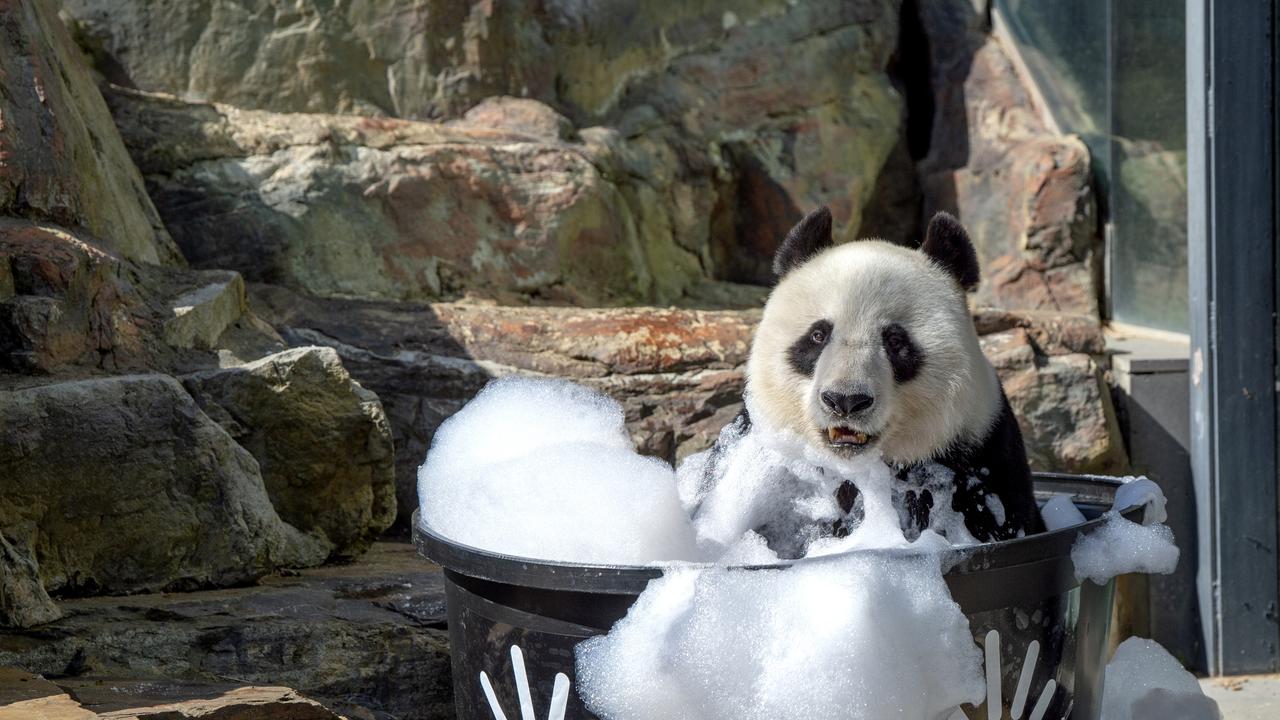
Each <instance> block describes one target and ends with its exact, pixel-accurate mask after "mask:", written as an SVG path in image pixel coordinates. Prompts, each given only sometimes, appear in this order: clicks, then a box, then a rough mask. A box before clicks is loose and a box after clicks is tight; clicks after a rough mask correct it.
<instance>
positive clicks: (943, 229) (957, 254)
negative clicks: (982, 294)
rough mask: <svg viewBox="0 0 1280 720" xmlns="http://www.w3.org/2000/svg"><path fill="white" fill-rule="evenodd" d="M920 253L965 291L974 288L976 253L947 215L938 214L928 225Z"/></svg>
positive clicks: (960, 229)
mask: <svg viewBox="0 0 1280 720" xmlns="http://www.w3.org/2000/svg"><path fill="white" fill-rule="evenodd" d="M920 250H921V252H923V253H924V254H925V255H928V256H929V257H930V258H932V259H933V261H934V262H936V263H938V264H939V265H941V266H942V267H943V268H944V269H945V270H946V271H947V272H949V273H951V276H952V277H954V278H955V279H956V282H958V283H960V287H962V288H964V289H965V290H972V289H974V288H976V287H977V286H978V279H979V274H978V253H977V252H975V251H974V249H973V242H972V241H970V240H969V233H967V232H965V229H964V226H963V225H961V224H960V221H959V220H956V219H955V218H954V217H952V216H951V215H949V214H947V213H944V212H940V213H938V214H937V215H934V216H933V219H932V220H930V221H929V228H928V229H927V230H926V231H925V233H924V243H923V244H922V245H921V246H920Z"/></svg>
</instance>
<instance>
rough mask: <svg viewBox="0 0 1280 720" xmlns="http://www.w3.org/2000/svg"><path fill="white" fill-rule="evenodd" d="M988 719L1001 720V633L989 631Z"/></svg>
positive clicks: (986, 642) (987, 649)
mask: <svg viewBox="0 0 1280 720" xmlns="http://www.w3.org/2000/svg"><path fill="white" fill-rule="evenodd" d="M984 644H985V645H986V652H987V720H1000V711H1001V707H1000V705H1001V701H1000V678H1001V674H1000V633H999V632H997V631H995V630H989V631H987V637H986V641H985V643H984Z"/></svg>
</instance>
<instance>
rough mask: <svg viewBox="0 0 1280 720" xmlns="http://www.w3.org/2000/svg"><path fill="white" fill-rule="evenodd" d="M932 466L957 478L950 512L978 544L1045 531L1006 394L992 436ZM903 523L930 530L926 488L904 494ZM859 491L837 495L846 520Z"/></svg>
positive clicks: (709, 478)
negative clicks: (993, 503) (997, 510)
mask: <svg viewBox="0 0 1280 720" xmlns="http://www.w3.org/2000/svg"><path fill="white" fill-rule="evenodd" d="M733 424H734V425H737V429H738V431H739V432H740V433H746V432H750V430H751V417H750V416H749V415H748V414H747V411H746V408H743V410H742V412H740V413H738V416H737V417H736V418H734V421H733ZM724 450H725V448H722V447H721V446H720V443H719V442H717V443H716V445H715V446H714V447H713V449H712V457H711V462H709V463H708V464H707V471H706V476H705V477H704V478H703V483H704V485H705V486H706V487H708V488H709V487H710V486H711V485H712V484H714V483H715V481H716V479H717V478H718V477H719V472H721V468H719V464H720V463H719V461H720V458H721V456H722V455H723V453H724ZM933 462H934V463H937V464H939V465H943V466H945V467H947V468H949V469H950V470H951V471H952V473H953V474H954V477H955V490H954V492H953V494H952V497H951V507H952V509H953V510H955V511H956V512H959V513H960V514H961V515H963V516H964V524H965V527H966V528H967V529H968V530H969V532H970V533H971V534H972V535H973V536H974V537H975V538H977V539H978V540H979V541H981V542H993V541H999V540H1009V539H1012V538H1015V537H1018V535H1019V534H1020V533H1021V534H1025V535H1032V534H1034V533H1038V532H1044V523H1043V522H1042V521H1041V519H1040V510H1039V508H1038V506H1037V505H1036V501H1035V495H1034V494H1033V492H1032V485H1031V469H1030V467H1029V466H1028V465H1027V452H1026V448H1025V447H1024V446H1023V444H1022V433H1021V431H1020V430H1019V429H1018V420H1017V418H1015V417H1014V415H1013V410H1012V408H1010V407H1009V400H1008V399H1007V398H1006V397H1005V395H1004V391H1003V390H1002V391H1001V392H1000V414H999V416H998V417H997V418H996V422H995V424H994V425H992V427H991V431H990V432H989V433H988V434H987V436H986V437H985V438H983V439H982V440H981V441H979V442H976V443H972V444H969V445H963V446H960V447H956V448H953V449H951V450H950V451H948V452H946V453H944V454H943V455H941V456H939V457H937V458H935V459H934V460H933ZM918 469H923V466H922V465H912V466H906V467H899V468H897V469H896V475H897V477H898V479H899V480H901V481H906V480H908V478H909V477H910V475H911V474H912V472H913V471H915V470H918ZM904 495H905V498H904V500H905V503H904V504H905V510H906V517H905V518H904V520H905V522H906V523H907V524H908V525H909V526H911V527H914V528H916V529H917V530H918V529H920V528H925V527H928V526H929V516H930V513H931V512H932V510H933V505H934V497H933V494H932V493H930V492H929V491H928V490H927V489H926V490H921V491H920V492H919V493H917V492H916V491H914V490H909V491H907V492H906V493H905V494H904ZM988 495H994V496H996V497H997V498H999V500H1000V504H1001V505H1003V507H1004V522H1003V523H998V522H996V516H995V514H994V513H992V511H991V509H990V506H989V505H988V504H987V496H988ZM857 497H858V489H857V488H856V487H854V485H853V483H850V482H845V483H842V484H841V485H840V487H839V488H838V489H837V490H836V502H837V503H838V504H839V506H840V509H841V510H842V511H843V512H844V513H845V515H846V516H848V515H849V514H850V513H851V512H852V510H853V509H854V503H855V502H856V500H857ZM849 531H850V525H849V523H848V522H847V521H846V519H839V520H836V521H834V522H833V523H832V524H831V526H830V528H829V529H828V532H829V533H830V534H832V535H834V536H836V537H844V536H846V535H848V534H849Z"/></svg>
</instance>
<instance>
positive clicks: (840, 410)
mask: <svg viewBox="0 0 1280 720" xmlns="http://www.w3.org/2000/svg"><path fill="white" fill-rule="evenodd" d="M875 402H876V399H875V398H874V397H872V396H870V395H866V394H864V393H855V394H852V395H849V394H845V393H839V392H836V391H834V390H824V391H823V393H822V404H823V405H826V406H827V409H828V410H830V411H831V412H833V413H835V414H836V415H839V416H841V417H847V416H849V415H852V414H854V413H859V412H862V411H863V410H866V409H867V408H869V407H871V406H872V405H874V404H875Z"/></svg>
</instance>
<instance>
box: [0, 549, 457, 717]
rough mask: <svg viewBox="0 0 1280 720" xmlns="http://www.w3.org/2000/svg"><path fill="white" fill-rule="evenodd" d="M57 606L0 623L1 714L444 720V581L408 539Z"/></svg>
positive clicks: (447, 690)
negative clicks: (356, 555) (355, 556)
mask: <svg viewBox="0 0 1280 720" xmlns="http://www.w3.org/2000/svg"><path fill="white" fill-rule="evenodd" d="M62 609H63V611H64V613H65V616H64V617H63V618H62V619H60V620H57V621H55V622H53V623H49V624H46V625H43V626H41V627H39V628H34V629H28V630H17V629H6V630H0V668H13V669H16V670H20V671H22V672H21V673H15V671H14V670H0V720H11V719H13V720H16V719H17V718H22V720H30V719H31V718H64V717H65V718H77V719H79V718H97V717H108V718H126V717H139V718H152V717H154V718H156V719H157V720H159V718H165V720H176V719H179V718H188V717H190V718H197V717H199V718H218V719H219V720H231V719H232V718H234V719H235V720H258V719H259V718H264V719H265V718H271V719H272V720H276V719H282V720H312V718H315V719H317V720H319V719H324V720H329V719H330V718H337V717H347V718H352V719H353V720H390V719H392V718H394V719H395V720H429V719H434V718H448V717H452V713H453V696H452V684H451V680H450V672H449V655H448V641H447V634H446V632H445V630H444V627H445V605H444V586H443V579H442V577H441V575H440V571H439V569H438V568H437V567H436V566H434V565H432V564H430V563H428V562H427V561H426V560H423V559H422V558H421V557H419V556H418V555H417V554H416V553H415V552H414V550H413V547H412V546H411V545H409V544H407V543H385V542H384V543H375V544H374V546H373V547H372V548H371V549H370V550H369V552H368V553H366V554H365V555H364V556H362V557H361V559H360V560H359V561H357V562H355V563H352V564H348V565H332V566H327V567H322V568H315V569H311V570H303V571H301V572H298V573H292V574H288V575H278V576H270V577H267V578H264V579H263V580H262V581H261V583H260V584H259V585H257V586H254V587H247V588H233V589H222V590H207V591H201V592H192V593H172V594H171V593H156V594H149V595H133V596H116V597H94V598H83V599H77V600H69V601H66V602H64V603H62ZM22 673H27V674H28V675H25V677H27V680H25V681H20V680H15V679H14V678H15V676H20V675H22ZM32 673H34V674H38V675H41V676H43V677H44V678H47V679H48V680H40V679H39V678H32V677H31V676H30V675H29V674H32ZM245 686H249V687H245ZM23 688H34V689H28V690H27V691H26V694H25V695H24V694H23ZM288 688H293V690H289V689H288ZM139 698H141V699H145V701H146V702H138V699H139ZM19 703H26V704H25V705H21V704H19ZM142 705H146V706H148V708H147V709H146V712H143V711H142V710H140V709H139V707H140V706H142ZM156 706H162V707H163V706H168V707H169V710H167V711H166V712H169V713H171V714H164V713H163V712H160V711H159V708H158V707H156ZM126 711H127V712H126ZM76 712H79V714H74V713H76ZM14 713H17V714H14ZM41 713H44V714H41ZM59 713H60V714H59Z"/></svg>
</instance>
